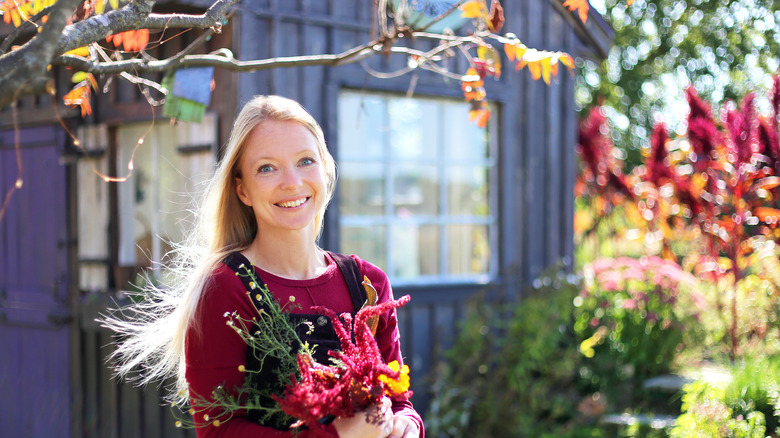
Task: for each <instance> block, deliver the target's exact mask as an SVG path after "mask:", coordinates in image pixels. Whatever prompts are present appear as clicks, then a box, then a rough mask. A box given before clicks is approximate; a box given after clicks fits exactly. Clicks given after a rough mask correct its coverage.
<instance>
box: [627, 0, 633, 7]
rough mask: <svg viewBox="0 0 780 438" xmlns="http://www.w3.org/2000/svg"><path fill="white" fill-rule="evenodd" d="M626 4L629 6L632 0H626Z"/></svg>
mask: <svg viewBox="0 0 780 438" xmlns="http://www.w3.org/2000/svg"><path fill="white" fill-rule="evenodd" d="M626 4H628V6H631V5H632V4H634V0H628V1H627V2H626Z"/></svg>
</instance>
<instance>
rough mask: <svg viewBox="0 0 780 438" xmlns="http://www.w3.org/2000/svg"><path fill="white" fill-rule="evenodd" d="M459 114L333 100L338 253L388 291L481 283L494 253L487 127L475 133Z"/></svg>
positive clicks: (439, 107)
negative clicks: (396, 285) (372, 272)
mask: <svg viewBox="0 0 780 438" xmlns="http://www.w3.org/2000/svg"><path fill="white" fill-rule="evenodd" d="M467 114H468V105H467V104H466V103H464V102H462V101H458V100H449V99H434V98H403V97H396V96H393V95H385V94H372V93H369V94H366V93H361V92H353V91H344V92H342V93H341V95H340V97H339V144H338V159H339V162H338V164H339V167H338V169H339V184H338V190H339V195H340V198H339V199H340V201H339V213H340V216H339V217H340V250H341V251H342V252H344V253H347V254H349V253H354V254H358V255H360V256H361V257H362V258H365V259H366V260H369V261H371V262H372V263H375V264H377V265H378V266H380V267H382V268H383V269H384V270H385V271H386V272H387V274H388V275H389V276H390V277H391V279H392V280H393V281H394V282H400V283H414V282H419V283H423V282H433V281H439V282H440V281H486V280H487V278H488V277H489V276H490V275H491V274H492V273H493V270H494V268H495V263H494V260H495V257H494V256H495V253H496V245H495V244H494V241H495V237H496V219H495V212H494V207H493V206H494V205H495V202H494V197H495V189H494V188H495V187H496V184H495V180H496V171H495V149H496V148H495V141H494V140H493V139H492V137H491V135H490V133H491V132H495V127H494V125H489V126H488V128H487V129H480V128H478V127H477V126H476V125H475V124H473V123H470V122H469V121H468V116H467ZM494 114H495V112H494ZM496 118H497V117H496V116H495V115H494V116H493V118H492V119H493V122H492V123H495V120H496Z"/></svg>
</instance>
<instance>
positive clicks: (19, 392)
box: [0, 126, 71, 437]
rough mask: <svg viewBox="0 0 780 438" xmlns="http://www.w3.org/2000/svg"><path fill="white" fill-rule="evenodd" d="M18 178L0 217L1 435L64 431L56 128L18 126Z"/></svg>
mask: <svg viewBox="0 0 780 438" xmlns="http://www.w3.org/2000/svg"><path fill="white" fill-rule="evenodd" d="M13 138H14V134H13V131H6V132H0V190H2V195H3V197H5V194H6V193H7V191H8V189H9V187H11V186H12V185H13V184H14V183H15V181H16V179H17V176H18V170H17V159H16V152H15V150H14V144H13ZM19 138H20V140H21V155H22V169H23V173H22V176H23V185H22V187H21V188H20V189H19V190H16V191H15V192H14V193H13V195H12V197H11V198H10V202H9V204H8V208H7V210H6V214H5V216H4V217H3V219H2V220H0V394H2V397H0V412H4V413H6V414H7V415H8V417H7V418H9V419H10V418H12V419H13V421H7V422H4V425H3V432H2V435H3V436H15V437H16V436H18V437H27V436H30V437H33V436H67V435H68V434H69V431H70V404H71V403H70V369H69V366H70V353H69V349H70V346H69V322H70V317H69V315H70V314H69V308H68V287H67V285H68V281H67V280H68V274H67V249H68V248H67V246H68V241H67V237H68V236H67V208H66V190H67V189H66V172H65V166H63V165H62V164H61V163H60V150H61V145H62V143H63V134H62V131H61V130H60V129H59V128H58V127H52V126H48V127H36V128H26V129H22V130H20V132H19Z"/></svg>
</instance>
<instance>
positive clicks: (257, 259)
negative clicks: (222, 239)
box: [242, 230, 328, 280]
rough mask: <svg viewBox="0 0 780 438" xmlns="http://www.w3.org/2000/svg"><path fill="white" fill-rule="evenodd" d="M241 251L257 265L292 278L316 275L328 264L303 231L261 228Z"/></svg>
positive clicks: (281, 275) (308, 234) (310, 236)
mask: <svg viewBox="0 0 780 438" xmlns="http://www.w3.org/2000/svg"><path fill="white" fill-rule="evenodd" d="M242 253H243V254H244V256H246V258H248V259H249V261H250V262H252V263H254V264H255V266H257V267H259V268H260V269H263V270H264V271H267V272H270V273H271V274H274V275H277V276H279V277H283V278H289V279H293V280H308V279H310V278H315V277H318V276H320V275H322V274H323V273H324V272H325V270H326V269H327V267H328V262H327V260H326V259H325V255H324V253H323V251H322V250H320V249H319V248H318V247H317V245H316V243H315V240H314V236H313V235H311V233H307V232H290V233H282V234H280V233H263V232H262V230H261V231H260V232H258V233H257V236H256V237H255V240H253V241H252V243H251V244H250V245H249V247H248V248H247V249H245V250H244V251H242Z"/></svg>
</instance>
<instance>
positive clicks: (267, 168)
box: [257, 164, 274, 173]
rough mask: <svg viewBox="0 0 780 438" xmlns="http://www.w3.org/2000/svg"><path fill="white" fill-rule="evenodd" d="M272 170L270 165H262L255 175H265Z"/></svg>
mask: <svg viewBox="0 0 780 438" xmlns="http://www.w3.org/2000/svg"><path fill="white" fill-rule="evenodd" d="M272 170H274V168H273V167H272V166H271V165H270V164H264V165H262V166H260V167H259V168H258V169H257V173H266V172H270V171H272Z"/></svg>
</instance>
